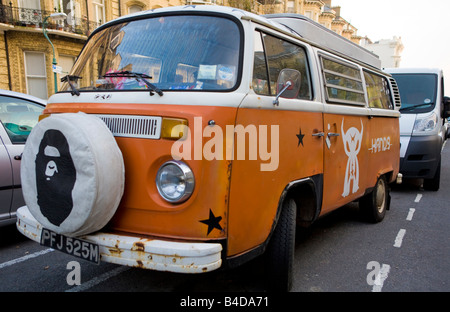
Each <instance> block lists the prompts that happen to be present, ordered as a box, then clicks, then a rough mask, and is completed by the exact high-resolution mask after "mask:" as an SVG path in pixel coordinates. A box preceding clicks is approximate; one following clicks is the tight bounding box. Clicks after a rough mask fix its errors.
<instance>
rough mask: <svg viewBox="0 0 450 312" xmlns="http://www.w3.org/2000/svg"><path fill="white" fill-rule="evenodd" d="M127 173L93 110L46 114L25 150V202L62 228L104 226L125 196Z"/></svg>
mask: <svg viewBox="0 0 450 312" xmlns="http://www.w3.org/2000/svg"><path fill="white" fill-rule="evenodd" d="M93 133H95V135H92V134H93ZM124 174H125V173H124V164H123V158H122V153H121V151H120V149H119V147H118V146H117V143H116V141H115V139H114V137H113V135H112V133H111V131H110V130H109V129H108V127H107V126H106V125H105V123H104V122H103V121H102V120H101V119H100V118H98V117H94V116H92V115H87V114H83V113H77V114H70V113H65V114H54V115H52V116H50V117H48V118H45V119H43V120H42V121H40V122H39V123H38V124H37V125H36V126H35V127H34V128H33V130H32V131H31V133H30V135H29V137H28V139H27V142H26V144H25V147H24V151H23V158H22V163H21V179H22V189H23V194H24V199H25V203H26V204H27V206H28V209H29V210H30V213H31V214H32V215H33V216H34V218H35V219H36V220H37V221H38V222H39V223H40V224H41V225H42V226H43V227H45V228H47V229H50V230H52V231H54V232H56V233H59V234H65V235H69V236H78V235H83V234H88V233H92V232H95V231H98V230H100V229H101V228H103V227H104V226H105V225H106V224H107V223H108V222H109V220H110V219H111V218H112V216H113V215H114V213H115V211H116V209H117V207H118V205H119V202H120V200H121V198H122V194H123V190H124V179H125V177H124Z"/></svg>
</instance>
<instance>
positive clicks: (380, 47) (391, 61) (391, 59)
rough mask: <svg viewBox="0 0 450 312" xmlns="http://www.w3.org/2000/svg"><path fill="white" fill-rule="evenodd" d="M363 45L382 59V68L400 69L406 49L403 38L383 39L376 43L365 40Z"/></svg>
mask: <svg viewBox="0 0 450 312" xmlns="http://www.w3.org/2000/svg"><path fill="white" fill-rule="evenodd" d="M361 45H362V46H363V47H364V48H366V49H367V50H369V51H371V52H373V53H375V54H376V55H378V56H379V57H380V60H381V66H382V67H384V68H396V67H400V62H401V60H402V56H401V55H402V52H403V49H404V46H403V43H402V38H401V37H395V36H394V37H393V38H392V39H382V40H378V41H375V42H371V41H366V40H365V41H364V42H363V43H361Z"/></svg>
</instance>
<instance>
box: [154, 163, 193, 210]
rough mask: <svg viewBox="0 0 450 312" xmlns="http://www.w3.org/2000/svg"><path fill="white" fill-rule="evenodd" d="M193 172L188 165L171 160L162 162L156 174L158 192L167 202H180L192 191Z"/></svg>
mask: <svg viewBox="0 0 450 312" xmlns="http://www.w3.org/2000/svg"><path fill="white" fill-rule="evenodd" d="M194 185H195V181H194V174H193V172H192V170H191V168H189V166H188V165H186V164H185V163H183V162H181V161H175V160H171V161H168V162H166V163H164V164H163V165H162V166H161V168H159V170H158V173H157V174H156V187H157V188H158V192H159V194H160V195H161V196H162V197H163V198H164V199H165V200H167V201H168V202H171V203H181V202H183V201H185V200H187V199H188V198H189V197H190V196H191V194H192V192H193V191H194Z"/></svg>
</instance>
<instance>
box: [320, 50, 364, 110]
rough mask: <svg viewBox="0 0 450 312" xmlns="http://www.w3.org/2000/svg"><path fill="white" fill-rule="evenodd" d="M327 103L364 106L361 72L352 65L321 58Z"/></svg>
mask: <svg viewBox="0 0 450 312" xmlns="http://www.w3.org/2000/svg"><path fill="white" fill-rule="evenodd" d="M321 60H322V70H323V76H324V79H325V88H326V94H327V101H328V102H335V103H343V104H356V105H365V103H366V100H365V98H364V89H363V83H362V78H361V71H360V70H359V69H358V68H357V67H355V66H352V65H349V64H346V63H341V62H338V61H335V60H332V59H329V58H326V57H324V56H322V57H321Z"/></svg>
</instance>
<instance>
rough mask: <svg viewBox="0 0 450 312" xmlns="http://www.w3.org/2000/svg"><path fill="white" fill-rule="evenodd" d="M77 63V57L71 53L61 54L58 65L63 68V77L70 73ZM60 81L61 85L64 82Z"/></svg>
mask: <svg viewBox="0 0 450 312" xmlns="http://www.w3.org/2000/svg"><path fill="white" fill-rule="evenodd" d="M74 63H75V57H74V56H69V55H60V56H59V60H58V65H59V66H61V68H62V73H61V77H64V76H66V75H68V74H69V73H70V71H71V70H72V66H73V64H74ZM58 83H59V85H60V86H61V85H62V82H61V80H60V79H58Z"/></svg>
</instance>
